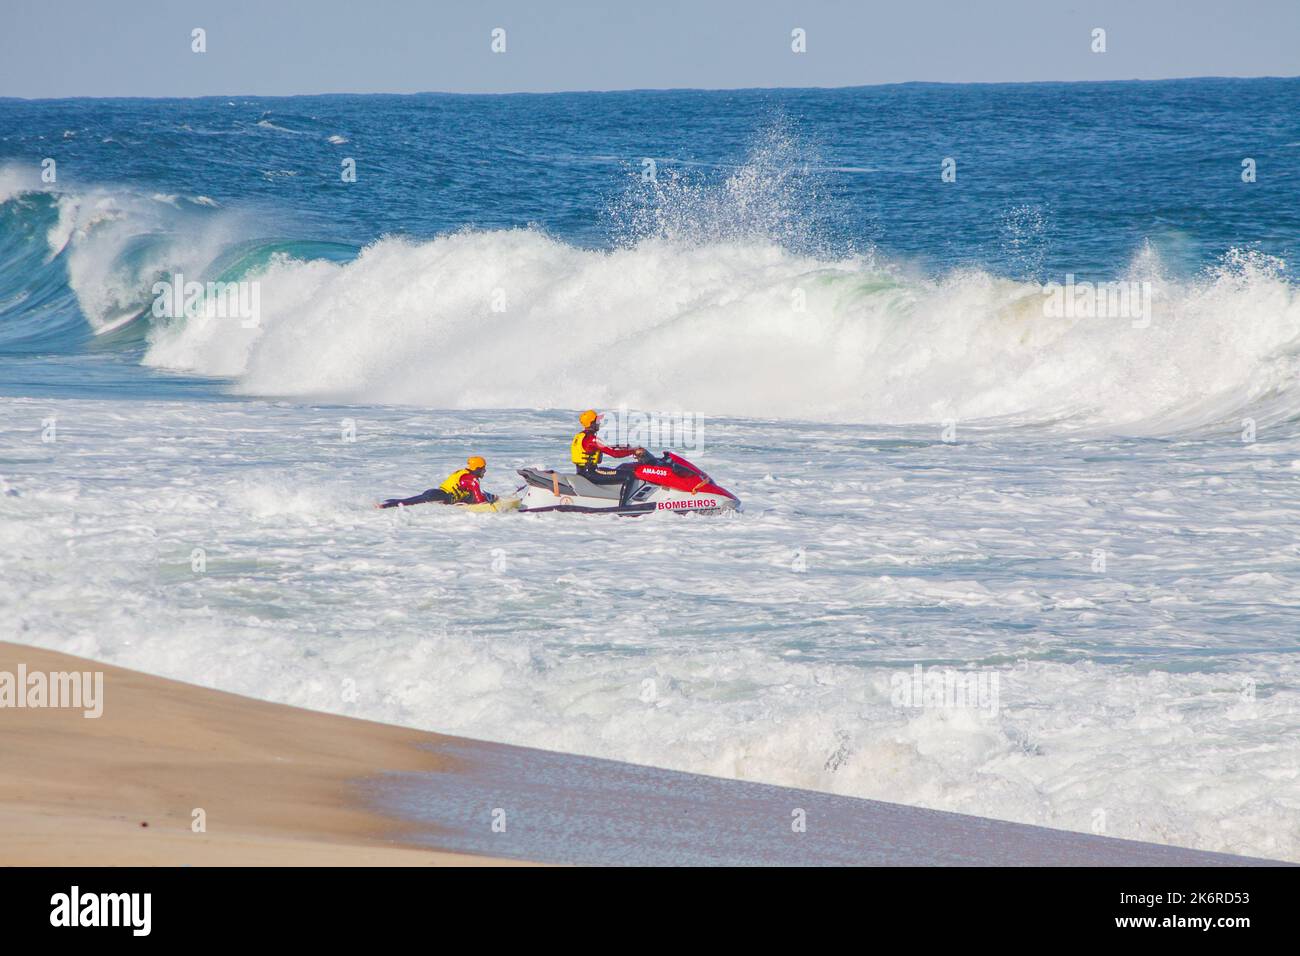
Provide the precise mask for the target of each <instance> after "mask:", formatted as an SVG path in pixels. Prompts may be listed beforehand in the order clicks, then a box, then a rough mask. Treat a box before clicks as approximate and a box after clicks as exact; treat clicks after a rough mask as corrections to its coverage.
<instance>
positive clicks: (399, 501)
mask: <svg viewBox="0 0 1300 956" xmlns="http://www.w3.org/2000/svg"><path fill="white" fill-rule="evenodd" d="M446 500H447V493H446V492H445V491H443V490H442V489H441V488H430V489H429V490H428V491H426V492H424V493H423V494H419V495H415V496H413V497H411V498H389V499H388V500H387V501H385V502H383V503H381V504H380V506H379V507H381V508H396V507H397V506H398V505H423V504H428V503H429V502H431V501H444V502H445V501H446Z"/></svg>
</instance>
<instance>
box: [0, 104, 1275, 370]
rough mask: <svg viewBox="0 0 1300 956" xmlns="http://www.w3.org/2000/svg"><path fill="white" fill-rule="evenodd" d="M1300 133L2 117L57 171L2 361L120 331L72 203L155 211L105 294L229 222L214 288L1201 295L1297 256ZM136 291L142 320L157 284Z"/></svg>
mask: <svg viewBox="0 0 1300 956" xmlns="http://www.w3.org/2000/svg"><path fill="white" fill-rule="evenodd" d="M1298 117H1300V80H1297V79H1255V80H1239V79H1205V80H1178V81H1167V82H1130V83H1069V84H1057V83H1043V84H995V85H968V86H963V85H931V84H907V85H901V86H888V87H870V88H858V89H840V90H743V91H722V92H707V91H647V92H620V93H573V94H554V95H517V96H453V95H433V94H430V95H420V96H320V97H294V98H264V99H263V98H246V97H238V98H233V99H226V98H207V99H198V100H144V99H128V100H89V99H74V100H53V101H23V100H0V167H5V168H6V171H7V173H8V177H9V179H10V181H11V182H10V188H9V189H8V190H7V192H8V193H9V194H12V193H13V191H14V189H15V188H17V187H18V186H19V185H23V184H28V183H32V176H33V175H34V174H35V173H38V172H39V171H40V164H41V162H42V160H44V159H46V158H52V159H54V160H55V161H56V162H57V164H58V165H57V182H56V183H55V184H49V185H48V186H47V187H46V188H47V190H48V191H46V192H45V193H44V194H43V195H33V194H28V195H27V196H26V198H25V199H24V200H23V201H21V202H16V201H15V200H14V199H13V198H12V196H11V198H9V200H8V201H6V202H5V203H4V205H3V206H2V207H0V263H2V264H0V352H3V353H4V354H7V355H12V354H14V353H22V354H48V353H68V352H83V351H85V350H86V349H87V346H88V344H89V343H88V333H89V331H90V330H91V328H93V326H94V324H95V322H96V321H97V320H99V319H100V318H101V317H100V316H94V315H92V316H89V317H86V316H83V315H81V314H79V313H80V311H81V310H82V308H84V306H85V303H80V304H79V303H78V301H77V298H76V296H75V295H74V294H73V291H72V290H73V289H74V288H75V284H76V283H75V277H73V281H69V275H68V269H67V265H68V263H67V260H68V259H69V258H70V254H71V253H72V252H73V250H72V249H69V248H68V247H67V246H64V247H63V248H62V249H61V250H57V254H54V255H52V250H51V249H50V248H48V247H47V243H46V241H45V239H46V235H45V234H46V233H47V231H48V230H50V229H51V228H53V227H54V226H55V224H56V222H57V218H58V213H59V210H58V208H57V200H58V199H59V198H60V197H62V198H64V199H65V201H66V200H68V199H69V197H74V198H80V200H81V201H82V202H83V203H84V204H94V205H96V206H97V208H99V209H100V211H101V212H104V207H105V206H106V205H107V206H109V207H129V203H128V200H129V199H133V198H139V199H140V201H141V202H143V204H144V208H141V207H139V206H134V207H129V208H114V209H113V212H112V215H113V216H116V217H124V218H127V219H132V217H135V221H132V222H131V223H130V225H131V229H130V230H129V232H130V236H129V241H125V242H123V243H121V244H120V245H118V246H114V247H113V248H112V249H111V250H110V249H105V250H103V252H102V254H103V255H110V256H112V257H113V258H112V261H109V262H105V263H100V264H99V269H98V271H97V272H95V276H94V277H95V279H97V280H98V281H100V282H120V283H128V284H129V282H130V281H131V280H132V279H135V280H137V281H144V280H150V279H153V278H154V277H155V276H157V275H164V274H167V273H168V270H169V269H173V268H175V267H176V266H177V265H179V264H180V263H181V261H182V260H183V259H186V258H190V259H194V258H196V257H195V256H194V255H192V253H193V252H194V250H192V249H187V248H186V246H187V244H188V245H194V244H196V243H197V242H198V237H199V236H201V235H205V234H206V232H207V231H209V230H213V229H215V228H217V227H216V226H215V225H214V222H215V221H217V220H227V226H228V227H229V234H228V235H227V236H226V237H225V240H226V241H225V242H221V241H211V242H209V243H207V244H206V245H205V247H204V249H203V250H202V253H203V254H201V255H198V256H197V267H198V268H199V269H200V271H201V272H202V273H204V274H202V275H191V276H190V277H191V278H198V279H201V280H205V279H208V278H214V277H216V276H215V275H214V274H215V273H221V274H223V275H225V276H227V277H230V276H235V275H239V274H243V273H245V272H247V271H248V270H250V269H254V268H256V267H257V266H259V265H261V264H263V263H264V262H265V261H266V259H267V258H268V257H269V256H270V255H271V254H272V253H273V252H276V251H280V252H283V253H285V254H287V255H291V256H295V257H300V258H304V259H310V258H317V257H319V258H324V259H328V260H331V261H346V260H348V259H350V258H352V257H354V256H356V255H357V253H358V252H359V250H360V249H362V248H363V247H364V246H366V245H367V244H369V243H373V242H375V241H376V240H379V239H381V238H383V237H393V236H404V237H409V238H411V239H413V240H417V241H420V240H429V239H432V238H433V237H436V236H445V235H448V234H451V233H455V232H457V231H459V230H466V229H472V230H511V229H520V228H526V229H534V230H537V231H539V232H541V233H543V234H545V235H547V236H549V237H553V238H554V239H556V240H558V241H560V242H563V243H565V244H568V245H571V246H575V247H578V248H583V249H598V250H607V249H611V248H617V247H619V246H623V245H627V244H629V243H635V242H636V241H637V240H639V239H643V238H645V237H646V236H647V235H654V234H662V233H665V232H670V233H672V234H673V235H675V236H677V237H681V238H686V239H691V240H695V241H725V240H745V239H758V240H770V241H773V242H777V243H779V244H780V245H781V246H782V247H783V248H785V249H787V250H789V251H792V252H802V253H809V254H812V255H815V256H817V257H819V258H822V259H828V260H829V259H834V258H839V257H842V256H844V255H848V254H853V253H859V254H863V253H867V252H875V253H877V254H879V255H881V256H883V257H886V258H888V259H891V260H894V261H905V262H907V263H909V264H910V265H912V266H914V267H915V268H916V269H918V270H919V271H920V272H921V273H923V274H926V275H942V274H945V273H951V272H952V270H957V269H976V270H984V271H987V272H989V273H992V274H995V275H999V276H1008V277H1011V278H1016V279H1024V280H1038V281H1050V280H1055V281H1063V276H1064V275H1066V274H1067V273H1073V274H1075V275H1077V276H1078V277H1079V278H1080V279H1086V278H1091V279H1110V278H1116V277H1118V276H1121V275H1123V274H1124V273H1125V271H1126V270H1127V269H1128V267H1129V266H1130V264H1131V263H1132V261H1133V259H1134V257H1135V256H1136V255H1138V254H1139V253H1140V252H1141V251H1142V250H1144V249H1150V250H1153V251H1154V252H1155V254H1157V255H1158V256H1159V258H1160V261H1161V263H1162V266H1163V267H1164V269H1165V270H1166V272H1167V273H1168V274H1170V275H1173V276H1176V277H1186V276H1190V275H1193V274H1195V273H1196V272H1198V271H1199V270H1201V269H1203V268H1205V267H1207V266H1212V265H1214V264H1215V263H1217V262H1219V261H1220V260H1221V259H1222V257H1223V256H1224V255H1225V254H1227V253H1228V252H1229V251H1230V250H1251V251H1257V252H1260V253H1264V254H1267V255H1271V256H1277V257H1280V258H1281V259H1283V260H1288V261H1292V262H1293V261H1294V260H1295V254H1296V251H1297V242H1300V239H1298V238H1297V237H1300V173H1298V172H1297V164H1296V157H1297V155H1300V154H1298V152H1297V151H1300V118H1298ZM346 158H350V159H353V160H355V163H356V169H357V173H358V175H357V178H356V181H355V182H351V183H349V182H344V181H342V178H341V176H340V172H341V163H342V162H343V160H344V159H346ZM945 158H952V159H954V160H955V161H956V174H957V176H956V181H955V182H944V181H942V179H941V163H942V162H943V160H944V159H945ZM1247 158H1250V159H1253V160H1254V161H1255V163H1256V168H1257V170H1258V173H1257V179H1256V181H1255V182H1253V183H1250V184H1247V183H1243V181H1242V175H1241V174H1242V165H1241V164H1242V161H1243V159H1247ZM646 160H653V161H654V163H655V166H656V174H657V177H658V180H659V183H675V182H686V183H689V184H690V186H691V187H692V188H693V189H698V190H703V191H704V195H703V196H699V195H697V194H695V193H694V192H692V191H691V190H685V191H684V194H683V191H677V192H674V191H672V190H665V188H663V187H662V186H658V185H657V184H647V183H646V182H644V178H643V174H644V172H645V169H646V166H645V161H646ZM738 171H739V172H741V173H743V175H744V176H745V177H746V179H745V181H743V182H742V183H740V184H739V185H740V186H742V187H743V188H741V189H737V190H734V194H732V195H728V194H727V192H726V188H725V184H726V181H727V179H728V178H729V177H735V176H736V174H737V172H738ZM720 184H721V185H720ZM34 185H35V186H40V184H39V183H35V184H34ZM734 185H736V184H735V183H733V186H734ZM91 197H93V202H92V199H91ZM700 199H703V200H705V201H704V202H703V203H700V202H698V200H700ZM200 201H201V202H204V203H208V202H210V203H211V205H195V203H196V202H200ZM150 207H155V208H150ZM67 214H68V213H65V215H67ZM104 214H105V215H108V213H107V212H104ZM82 215H83V217H84V216H85V215H86V213H85V212H84V210H83V213H82ZM236 215H237V217H238V218H239V220H240V221H239V223H238V226H237V227H235V226H230V225H229V223H228V220H229V219H230V218H232V216H236ZM77 228H78V229H83V230H88V231H89V232H92V233H93V231H94V230H95V228H96V227H95V226H93V225H87V223H86V222H85V221H78V223H77ZM78 238H80V239H81V240H82V241H85V242H87V243H89V242H90V241H92V239H93V236H90V235H81V236H79V237H78ZM75 244H76V243H75V240H74V243H73V245H74V246H75ZM168 253H170V255H169V254H168ZM187 253H189V254H190V255H187ZM145 263H147V269H142V268H140V266H141V264H145ZM146 273H147V274H146ZM87 281H92V280H90V279H88V280H87ZM118 291H119V292H120V293H122V294H121V295H119V296H118V298H119V299H122V300H124V301H123V302H120V303H115V304H119V305H123V306H125V307H129V306H130V305H131V304H132V303H131V302H130V301H129V300H130V298H131V297H130V294H129V293H130V292H131V291H133V290H130V289H121V290H118ZM139 291H140V292H141V296H140V297H141V301H145V302H147V298H148V297H147V296H146V295H145V294H144V293H145V292H147V289H146V290H139ZM87 318H89V319H90V320H91V321H90V322H89V323H88V322H87ZM135 331H136V335H134V336H131V337H128V342H129V344H131V345H134V344H137V343H138V341H139V338H140V334H141V333H142V331H143V329H139V328H138V329H136V330H135ZM115 344H116V343H115ZM46 371H47V373H48V375H49V376H51V377H53V378H55V379H58V380H60V381H62V380H65V377H64V375H63V372H62V371H60V369H59V368H57V367H50V368H48V369H47V370H46ZM154 387H158V388H165V385H163V384H161V383H158V382H157V380H154Z"/></svg>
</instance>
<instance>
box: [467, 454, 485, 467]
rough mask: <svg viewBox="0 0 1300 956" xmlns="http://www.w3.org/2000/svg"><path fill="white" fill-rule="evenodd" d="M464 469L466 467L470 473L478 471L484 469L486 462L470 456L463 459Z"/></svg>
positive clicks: (476, 456) (475, 456)
mask: <svg viewBox="0 0 1300 956" xmlns="http://www.w3.org/2000/svg"><path fill="white" fill-rule="evenodd" d="M465 467H467V468H468V469H469V470H470V471H478V470H479V469H480V468H486V467H487V462H486V461H484V460H483V459H482V458H480V457H479V456H478V455H470V456H469V457H468V458H466V459H465Z"/></svg>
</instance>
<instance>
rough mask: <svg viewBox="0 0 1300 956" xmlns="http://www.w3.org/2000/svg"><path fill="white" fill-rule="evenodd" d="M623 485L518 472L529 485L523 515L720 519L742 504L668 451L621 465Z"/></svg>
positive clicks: (550, 473) (532, 471)
mask: <svg viewBox="0 0 1300 956" xmlns="http://www.w3.org/2000/svg"><path fill="white" fill-rule="evenodd" d="M616 474H618V475H620V476H621V480H610V481H608V482H596V481H592V480H591V479H590V478H587V477H585V476H583V475H580V474H561V473H560V472H557V471H543V470H542V469H540V468H520V469H519V476H520V477H521V478H523V479H524V481H525V482H526V485H525V487H524V489H523V498H522V499H521V501H520V503H519V510H520V511H576V512H579V513H581V514H620V515H639V514H648V513H649V512H651V511H671V512H674V513H676V514H721V513H722V512H724V511H739V510H740V499H739V498H737V497H736V496H735V495H733V494H732V493H731V492H730V491H728V490H727V489H726V488H723V487H722V486H721V485H718V484H715V483H714V481H713V479H712V478H710V477H709V476H708V475H707V474H706V473H705V472H704V470H703V469H701V468H698V467H696V466H695V465H693V464H691V463H690V462H689V461H687V460H686V459H685V458H683V457H682V456H681V455H675V454H673V453H672V452H670V451H666V452H664V453H663V456H662V457H659V458H656V457H654V456H653V455H649V454H647V455H645V456H644V457H643V458H641V459H640V460H638V461H637V463H636V464H635V465H632V464H628V465H622V466H620V468H619V469H618V470H617V472H616Z"/></svg>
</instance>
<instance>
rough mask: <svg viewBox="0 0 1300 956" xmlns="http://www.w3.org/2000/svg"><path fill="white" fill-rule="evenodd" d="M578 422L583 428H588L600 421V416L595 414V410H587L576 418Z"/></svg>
mask: <svg viewBox="0 0 1300 956" xmlns="http://www.w3.org/2000/svg"><path fill="white" fill-rule="evenodd" d="M578 421H579V422H580V423H581V424H582V427H583V428H590V427H591V426H592V425H594V424H596V422H598V421H600V416H599V415H597V414H596V411H595V409H592V408H589V409H587V410H586V411H585V412H583V413H582V414H581V415H579V416H578Z"/></svg>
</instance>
